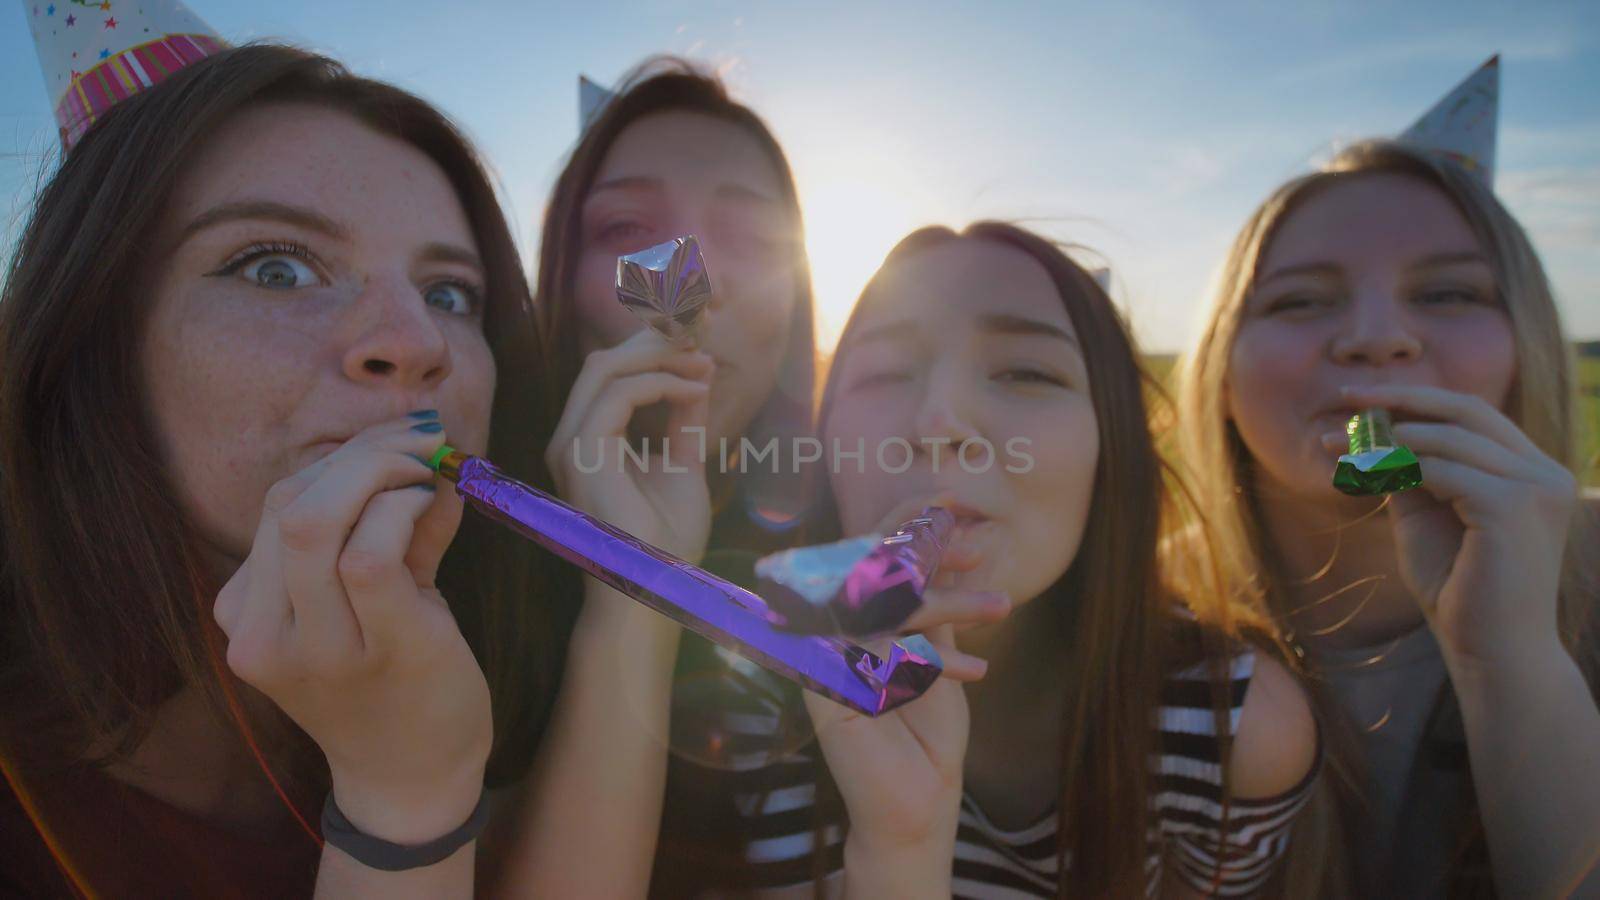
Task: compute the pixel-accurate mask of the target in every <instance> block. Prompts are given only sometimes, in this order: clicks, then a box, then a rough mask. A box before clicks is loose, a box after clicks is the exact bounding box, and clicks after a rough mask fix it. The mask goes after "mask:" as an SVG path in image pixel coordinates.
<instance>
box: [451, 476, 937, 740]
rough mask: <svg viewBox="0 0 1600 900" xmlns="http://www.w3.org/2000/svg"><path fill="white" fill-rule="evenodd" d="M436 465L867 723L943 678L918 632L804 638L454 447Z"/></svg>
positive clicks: (515, 518)
mask: <svg viewBox="0 0 1600 900" xmlns="http://www.w3.org/2000/svg"><path fill="white" fill-rule="evenodd" d="M429 465H430V466H431V467H433V469H434V470H435V471H437V472H438V473H439V474H440V475H442V476H443V477H445V478H446V479H448V480H449V481H451V482H454V483H455V486H456V491H457V493H459V494H460V495H461V496H462V497H463V498H464V499H465V500H466V501H467V503H468V505H470V506H471V507H472V508H474V509H476V510H477V511H478V512H479V513H481V514H483V515H485V516H487V517H489V518H491V519H494V520H496V521H498V522H500V523H501V524H503V525H505V526H507V527H509V528H511V529H512V530H514V531H516V532H518V533H519V534H521V535H522V536H524V537H526V538H528V539H529V540H531V541H533V542H534V543H536V544H538V545H540V546H541V547H544V548H545V549H546V550H549V551H550V552H552V553H554V554H556V555H557V556H559V557H561V558H562V559H565V560H567V561H568V562H570V563H572V564H574V565H577V566H579V567H581V568H582V569H583V570H584V571H585V572H588V573H589V574H590V575H593V576H594V577H595V578H598V579H599V580H600V581H602V582H604V583H605V584H607V585H610V586H611V587H613V588H615V589H616V590H618V591H621V592H622V593H624V594H627V595H628V596H629V597H632V598H634V599H635V600H638V601H639V602H640V603H643V604H644V605H646V606H648V607H650V608H651V609H653V610H655V611H656V612H658V613H661V614H662V615H664V616H666V617H668V618H670V619H672V620H673V621H675V622H677V623H678V624H680V625H682V626H684V627H685V628H688V629H690V630H691V631H694V632H696V633H697V634H700V635H701V636H703V637H705V638H706V639H707V640H710V641H711V642H713V643H715V644H718V645H719V646H722V647H725V648H727V649H729V650H732V651H733V652H735V653H738V654H739V655H741V656H743V657H745V658H747V659H749V660H750V661H752V662H754V663H756V664H758V665H760V666H762V667H763V668H766V669H768V670H770V671H772V672H774V673H776V674H778V675H780V676H782V677H784V678H788V679H790V680H792V681H795V682H797V683H799V684H800V685H801V686H802V687H805V688H807V689H809V690H812V691H815V692H817V693H819V694H821V695H823V696H825V697H829V698H831V699H833V700H835V701H837V702H839V703H842V704H844V705H845V706H847V707H849V708H850V709H853V710H855V711H856V712H859V713H861V714H863V715H866V716H877V715H879V714H881V713H884V712H888V711H889V710H891V709H894V708H895V707H897V706H900V705H902V704H904V703H907V702H909V701H911V700H914V699H916V698H917V697H919V696H921V695H922V693H923V692H924V691H926V690H927V689H928V688H929V687H931V686H932V685H933V683H934V681H935V680H937V679H938V677H939V675H940V673H941V672H942V671H943V669H942V668H941V666H940V664H939V662H938V654H937V653H936V652H935V651H934V649H933V647H932V645H931V644H929V643H928V642H927V640H926V639H924V638H922V637H921V636H919V635H913V636H910V637H906V638H902V639H900V640H897V641H894V642H893V643H891V644H889V647H888V652H887V654H886V655H885V656H879V655H877V654H875V653H872V652H871V651H869V650H867V649H865V648H864V647H860V646H858V645H856V644H853V643H850V642H849V641H846V640H843V639H841V638H838V637H831V636H823V635H814V634H796V633H792V632H786V631H784V630H781V629H780V628H779V627H778V623H779V622H780V621H782V620H781V619H780V618H779V617H778V616H777V615H776V614H775V613H773V611H772V610H771V609H769V608H768V606H767V604H766V602H765V601H763V600H762V599H761V598H760V597H758V596H756V595H755V594H752V593H751V592H749V591H747V590H745V589H744V588H741V587H739V586H738V585H735V584H733V583H731V582H728V581H725V580H723V579H721V578H718V577H717V576H715V575H712V574H711V573H710V572H707V571H705V570H704V569H701V568H699V567H698V566H695V565H692V564H690V563H687V562H684V561H683V560H681V559H678V558H677V557H675V556H673V555H672V554H670V553H667V552H666V551H664V550H660V549H657V548H655V547H652V546H650V545H649V544H646V543H645V542H643V541H641V540H639V539H638V538H636V537H634V536H633V535H630V534H628V533H627V532H625V531H622V530H621V529H619V528H616V527H613V526H611V525H608V524H606V523H605V522H602V521H600V520H599V519H596V518H594V517H593V516H590V515H589V514H587V513H584V512H581V511H580V510H578V509H575V508H574V507H572V506H570V505H568V504H566V503H564V502H562V501H561V500H559V499H557V498H555V497H553V496H551V495H550V494H547V493H545V492H544V491H541V490H539V489H537V488H533V487H529V486H528V485H525V484H523V483H522V482H520V481H517V480H516V479H514V478H511V477H510V476H508V475H506V474H504V473H503V472H501V471H500V470H499V469H497V468H495V466H494V465H493V464H492V463H490V462H488V461H487V460H484V459H481V458H479V457H476V456H469V455H467V454H465V453H462V452H460V451H458V450H455V449H454V448H452V447H449V446H443V447H440V448H439V451H438V452H437V453H435V454H434V456H433V458H432V459H431V460H429Z"/></svg>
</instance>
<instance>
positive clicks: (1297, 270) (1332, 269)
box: [1256, 261, 1342, 287]
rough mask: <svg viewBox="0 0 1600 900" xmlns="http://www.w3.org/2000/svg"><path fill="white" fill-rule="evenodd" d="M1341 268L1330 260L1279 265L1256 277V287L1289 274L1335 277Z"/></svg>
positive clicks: (1286, 276)
mask: <svg viewBox="0 0 1600 900" xmlns="http://www.w3.org/2000/svg"><path fill="white" fill-rule="evenodd" d="M1341 271H1342V270H1341V269H1340V267H1339V266H1338V264H1336V263H1332V262H1324V261H1318V262H1303V263H1295V264H1294V265H1292V266H1281V267H1279V268H1276V269H1273V270H1272V271H1271V272H1268V273H1267V274H1265V275H1263V276H1261V277H1260V278H1257V279H1256V287H1260V286H1261V285H1263V284H1266V283H1267V282H1269V281H1272V280H1273V279H1275V278H1288V277H1290V276H1291V275H1321V276H1327V277H1330V278H1332V277H1337V276H1338V275H1339V274H1340V272H1341Z"/></svg>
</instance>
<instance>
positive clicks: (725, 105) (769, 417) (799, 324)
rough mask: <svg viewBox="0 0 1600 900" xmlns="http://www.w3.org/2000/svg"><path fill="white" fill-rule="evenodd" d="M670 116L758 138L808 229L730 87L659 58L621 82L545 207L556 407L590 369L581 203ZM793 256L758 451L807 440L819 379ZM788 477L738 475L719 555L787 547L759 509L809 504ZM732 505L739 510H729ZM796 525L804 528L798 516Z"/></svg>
mask: <svg viewBox="0 0 1600 900" xmlns="http://www.w3.org/2000/svg"><path fill="white" fill-rule="evenodd" d="M672 111H679V112H694V113H700V114H702V115H706V116H711V117H712V118H715V119H720V120H722V121H724V122H729V123H732V124H734V125H736V126H738V127H739V128H740V129H741V130H743V131H744V132H745V133H746V134H748V135H749V136H750V137H751V138H752V139H754V140H755V142H756V144H757V146H759V147H760V148H761V150H762V152H763V153H764V154H765V155H766V157H767V159H768V160H769V161H770V162H771V163H772V166H773V169H774V170H775V171H776V172H777V174H778V190H779V195H780V199H781V201H782V202H783V204H784V206H785V207H787V208H788V209H789V211H790V213H791V215H792V216H793V218H794V221H795V223H796V225H797V228H799V224H800V223H801V221H802V219H801V215H800V198H799V193H798V192H797V190H796V189H795V183H794V175H793V173H792V171H791V170H790V168H789V161H788V158H787V157H786V156H785V155H784V153H783V148H782V147H781V146H780V145H779V144H778V140H777V138H776V137H774V136H773V134H772V131H771V129H769V128H768V127H767V124H766V123H765V122H764V121H762V119H761V117H760V116H758V115H757V114H756V113H755V111H754V110H752V109H750V108H749V107H748V106H745V105H744V104H742V103H739V102H738V101H736V100H734V99H733V98H732V97H730V96H729V95H728V90H727V88H726V86H725V85H723V83H722V82H721V81H720V80H719V79H718V78H717V77H716V76H715V75H712V74H709V73H706V72H703V71H700V70H699V69H697V68H696V67H695V66H694V65H693V64H692V63H690V62H688V61H686V60H682V59H677V58H674V57H670V56H661V57H654V58H651V59H648V60H646V61H644V62H643V63H641V64H639V65H638V66H636V67H635V68H634V70H633V71H632V72H631V73H630V74H628V75H627V76H625V77H624V78H623V82H622V86H621V87H620V88H619V90H618V93H617V94H616V96H615V97H613V98H612V99H611V100H610V101H608V102H607V103H606V105H605V107H604V108H603V109H602V110H601V111H600V112H599V113H598V114H597V115H596V116H595V118H594V120H593V121H591V122H590V123H589V124H588V126H587V128H586V129H585V130H584V132H583V135H582V136H581V137H580V138H579V139H578V143H577V145H576V146H575V147H574V148H573V150H572V155H571V156H570V157H569V158H568V159H567V163H566V165H565V166H564V167H563V168H562V170H561V174H560V176H559V177H558V178H557V179H556V184H555V188H554V189H553V190H552V191H551V194H550V203H549V205H548V206H547V207H546V208H545V214H544V226H543V231H542V233H541V237H540V245H539V274H538V278H537V282H536V285H535V289H534V297H535V309H536V314H537V316H538V318H539V322H540V325H541V331H542V332H543V334H544V338H545V353H546V354H547V355H548V357H549V360H550V369H551V371H552V372H553V373H554V374H553V377H552V378H551V381H550V385H549V389H550V391H551V392H552V393H553V402H555V403H558V404H559V403H560V402H562V401H564V400H565V398H566V395H567V393H568V392H569V391H570V390H571V389H572V384H573V382H574V381H576V380H577V377H578V371H579V369H581V368H582V367H583V354H582V351H581V349H580V346H579V342H578V340H577V335H578V333H579V327H578V308H577V306H578V305H577V303H576V302H574V300H575V297H576V295H577V277H578V261H579V257H580V256H581V253H582V245H583V230H582V219H583V204H584V200H585V199H586V198H587V197H588V195H589V191H590V189H591V188H592V187H593V186H594V179H595V176H596V175H597V174H598V173H599V171H600V166H601V165H602V164H603V163H604V162H605V158H606V154H607V153H609V152H610V151H611V147H612V145H613V144H615V143H616V141H617V138H618V137H620V136H621V135H622V133H623V132H624V131H626V130H627V129H628V127H629V126H630V125H632V124H633V123H634V122H637V121H638V120H640V119H642V118H644V117H646V116H650V115H654V114H656V113H662V112H672ZM800 233H802V234H803V231H801V232H800ZM794 252H795V253H796V254H797V259H796V260H795V283H794V303H793V305H792V312H791V314H790V316H791V318H790V322H789V343H788V346H787V347H786V348H785V349H784V354H783V361H782V363H781V364H780V367H779V370H778V383H777V385H776V387H775V388H774V390H773V392H772V394H771V395H770V396H769V397H768V398H767V400H766V402H765V403H764V404H763V405H762V407H761V408H760V410H758V411H757V413H756V415H755V417H754V418H753V419H752V420H751V422H750V424H749V425H748V426H746V428H745V435H746V436H748V437H749V438H750V439H751V441H752V443H754V444H756V445H758V446H759V445H761V444H764V443H765V442H766V440H767V439H768V438H772V437H777V438H780V439H782V440H787V439H788V438H789V437H791V436H794V435H800V434H806V433H809V429H810V424H811V412H812V400H813V383H814V381H815V371H816V345H815V337H814V330H815V329H814V326H813V320H814V312H813V307H814V305H815V303H814V300H813V296H812V289H811V269H810V266H809V264H808V263H807V261H806V257H805V241H804V239H803V238H801V237H798V236H797V239H796V243H795V248H794ZM558 408H559V407H558ZM785 474H786V473H782V472H780V473H779V475H778V476H776V477H763V475H764V473H763V471H762V470H761V469H759V468H758V469H756V470H755V471H752V472H750V473H748V474H744V475H741V476H740V478H739V490H738V491H737V494H736V497H734V498H727V501H728V502H725V503H724V504H723V506H722V508H721V509H720V510H719V511H718V515H717V518H716V521H715V523H714V524H713V529H712V538H711V545H712V549H713V550H717V549H722V548H724V547H725V546H726V545H728V544H730V543H732V544H738V545H741V546H746V545H748V546H749V547H750V548H751V549H755V550H769V549H774V548H776V547H778V546H781V545H782V544H783V543H784V542H785V537H784V536H777V537H770V536H769V538H768V539H766V540H763V539H761V534H760V533H761V531H762V527H761V525H760V524H758V523H759V522H761V521H763V520H761V519H760V518H759V517H757V516H756V515H755V513H756V510H755V509H754V505H755V504H758V503H768V502H771V501H772V500H773V499H774V498H775V497H777V498H781V499H780V503H781V505H784V506H790V510H791V511H795V510H796V509H797V508H798V503H799V501H800V499H803V498H795V497H791V496H789V495H791V494H794V493H797V492H803V491H804V487H803V482H802V481H801V480H800V479H796V478H792V477H787V478H786V477H783V476H784V475H785ZM735 500H736V501H737V502H732V501H735ZM793 521H798V517H796V518H795V519H794V520H793ZM724 574H726V573H724Z"/></svg>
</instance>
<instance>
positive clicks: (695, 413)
mask: <svg viewBox="0 0 1600 900" xmlns="http://www.w3.org/2000/svg"><path fill="white" fill-rule="evenodd" d="M693 380H695V381H698V382H700V383H702V384H704V385H705V386H706V390H705V391H704V392H702V393H701V394H700V395H699V396H698V397H689V398H688V399H685V400H681V401H678V402H674V403H671V404H669V406H668V408H667V425H666V429H665V437H664V438H663V440H664V441H667V442H670V443H663V444H662V455H663V456H665V457H666V458H667V463H668V464H669V465H674V466H680V467H687V466H704V465H705V462H706V459H705V453H704V448H705V440H706V437H705V435H706V431H705V429H706V425H707V423H708V422H709V421H710V418H711V379H710V374H709V371H708V373H707V377H705V378H700V379H693ZM669 451H670V452H669Z"/></svg>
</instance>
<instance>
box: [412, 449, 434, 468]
mask: <svg viewBox="0 0 1600 900" xmlns="http://www.w3.org/2000/svg"><path fill="white" fill-rule="evenodd" d="M406 455H407V456H409V457H411V458H412V459H414V460H416V461H417V462H419V463H422V464H423V465H425V466H428V458H427V457H426V456H422V455H420V454H417V453H407V454H406ZM428 468H429V469H432V468H433V466H428Z"/></svg>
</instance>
